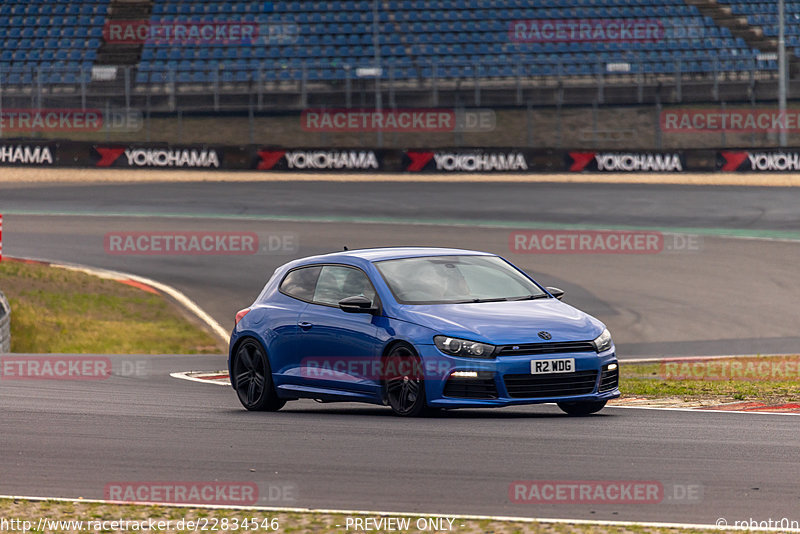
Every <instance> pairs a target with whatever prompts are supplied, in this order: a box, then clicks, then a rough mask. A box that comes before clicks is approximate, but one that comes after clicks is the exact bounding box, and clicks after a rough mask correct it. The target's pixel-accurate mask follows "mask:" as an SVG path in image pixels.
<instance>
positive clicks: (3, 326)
mask: <svg viewBox="0 0 800 534" xmlns="http://www.w3.org/2000/svg"><path fill="white" fill-rule="evenodd" d="M8 352H11V305H10V304H9V303H8V299H6V297H5V295H3V292H2V291H0V354H5V353H8Z"/></svg>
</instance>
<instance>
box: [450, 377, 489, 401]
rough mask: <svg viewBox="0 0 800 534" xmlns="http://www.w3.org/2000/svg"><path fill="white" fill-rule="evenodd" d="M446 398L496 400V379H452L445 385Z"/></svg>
mask: <svg viewBox="0 0 800 534" xmlns="http://www.w3.org/2000/svg"><path fill="white" fill-rule="evenodd" d="M444 396H445V397H457V398H462V399H496V398H497V385H496V384H495V383H494V378H450V379H448V380H447V383H446V384H445V385H444Z"/></svg>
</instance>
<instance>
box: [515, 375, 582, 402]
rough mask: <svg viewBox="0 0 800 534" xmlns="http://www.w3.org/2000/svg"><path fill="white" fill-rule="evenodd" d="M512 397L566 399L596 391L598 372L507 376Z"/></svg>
mask: <svg viewBox="0 0 800 534" xmlns="http://www.w3.org/2000/svg"><path fill="white" fill-rule="evenodd" d="M503 380H504V381H505V384H506V390H508V395H509V396H510V397H515V398H517V397H566V396H569V395H587V394H589V393H592V392H593V391H594V386H595V383H596V382H597V371H575V372H574V373H556V374H547V375H529V374H525V375H505V376H504V377H503Z"/></svg>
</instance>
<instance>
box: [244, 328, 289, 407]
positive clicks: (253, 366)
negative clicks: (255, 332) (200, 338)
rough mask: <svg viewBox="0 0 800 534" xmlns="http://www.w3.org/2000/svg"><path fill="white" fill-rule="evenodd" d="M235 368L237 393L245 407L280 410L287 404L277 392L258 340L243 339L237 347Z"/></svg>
mask: <svg viewBox="0 0 800 534" xmlns="http://www.w3.org/2000/svg"><path fill="white" fill-rule="evenodd" d="M231 367H232V372H233V377H232V378H233V379H234V383H235V384H236V394H237V396H238V397H239V402H241V403H242V406H244V407H245V408H247V409H248V410H251V411H254V412H265V411H266V412H276V411H278V410H280V409H281V408H282V407H283V405H284V404H286V401H285V400H283V399H280V398H278V394H277V393H276V392H275V384H274V383H273V382H272V370H271V369H270V367H269V361H268V360H267V355H266V354H265V353H264V349H263V348H261V344H260V343H259V342H258V341H256V340H255V339H245V340H244V341H242V342H241V343H240V344H239V346H238V347H237V349H236V356H235V357H234V359H233V365H232V366H231Z"/></svg>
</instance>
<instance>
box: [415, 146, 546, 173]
mask: <svg viewBox="0 0 800 534" xmlns="http://www.w3.org/2000/svg"><path fill="white" fill-rule="evenodd" d="M532 167H533V165H532V163H531V162H530V161H529V158H528V155H527V154H526V153H525V152H523V151H521V150H518V149H511V148H498V149H463V148H461V149H440V150H407V151H406V152H405V154H404V157H403V170H404V171H405V172H476V173H484V172H530V171H532Z"/></svg>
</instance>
